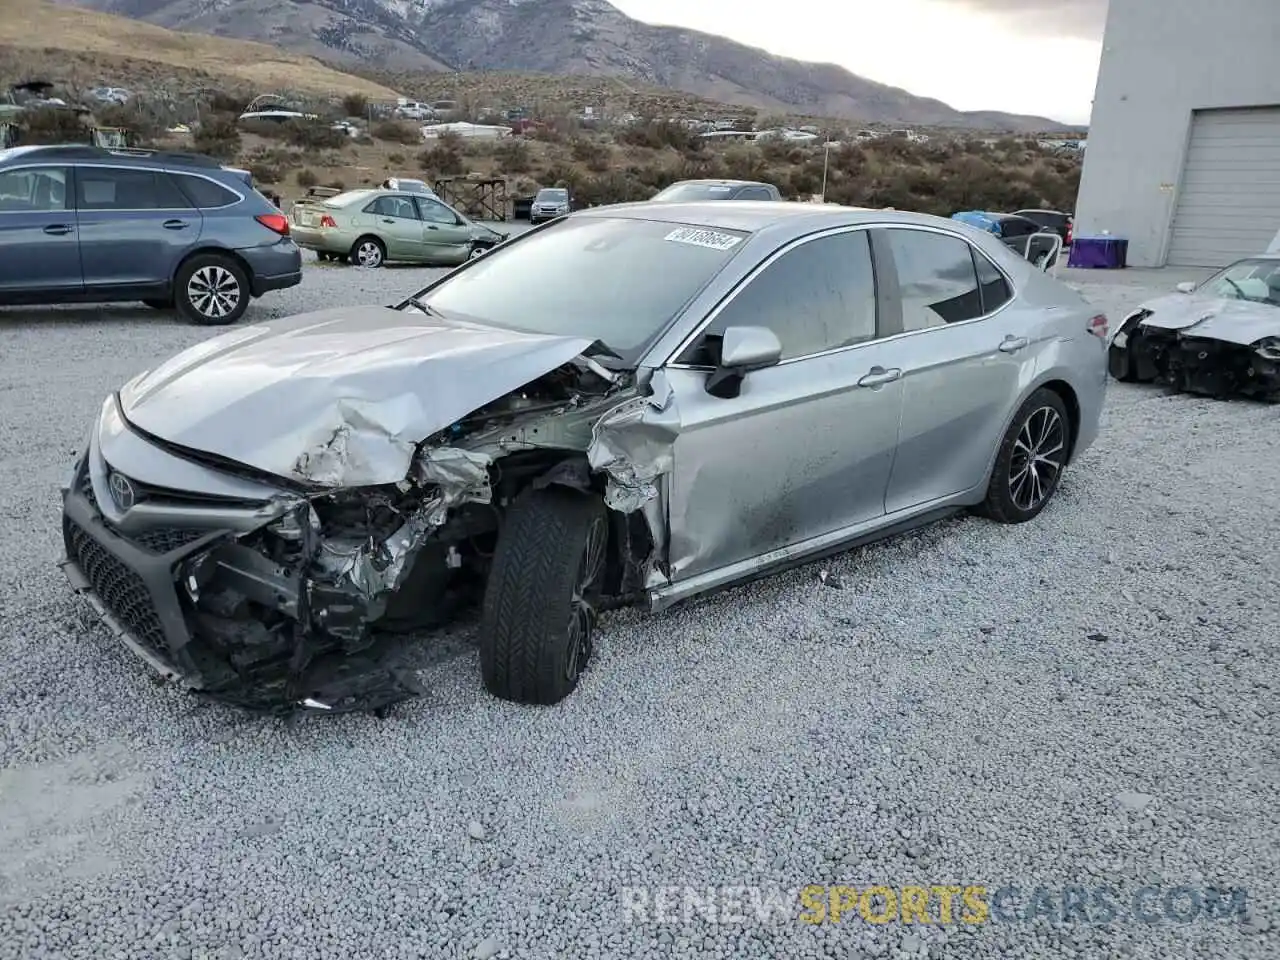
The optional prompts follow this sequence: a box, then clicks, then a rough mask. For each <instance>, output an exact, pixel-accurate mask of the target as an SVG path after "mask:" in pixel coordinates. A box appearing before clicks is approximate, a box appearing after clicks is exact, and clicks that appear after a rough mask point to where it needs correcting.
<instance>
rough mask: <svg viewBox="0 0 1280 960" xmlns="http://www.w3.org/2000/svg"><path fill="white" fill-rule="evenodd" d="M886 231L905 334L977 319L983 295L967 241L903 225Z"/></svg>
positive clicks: (981, 306) (980, 312)
mask: <svg viewBox="0 0 1280 960" xmlns="http://www.w3.org/2000/svg"><path fill="white" fill-rule="evenodd" d="M885 233H886V234H887V235H888V241H889V249H890V251H891V252H892V253H893V262H894V266H895V267H896V268H897V273H898V288H899V291H900V294H901V297H902V329H903V331H904V332H909V331H913V330H928V329H930V328H932V327H941V326H944V325H946V324H948V323H960V322H962V321H964V320H973V319H975V318H977V317H980V316H982V314H983V312H984V311H983V304H982V294H981V292H980V291H979V288H978V275H977V270H976V269H975V267H974V262H973V254H972V253H970V250H971V249H972V248H971V247H970V246H969V244H968V243H966V242H965V241H964V240H961V239H960V238H959V237H952V236H948V235H946V234H943V233H933V232H931V231H927V230H912V229H910V228H903V227H893V228H888V229H886V230H885Z"/></svg>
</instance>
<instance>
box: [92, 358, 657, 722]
mask: <svg viewBox="0 0 1280 960" xmlns="http://www.w3.org/2000/svg"><path fill="white" fill-rule="evenodd" d="M638 395H639V391H638V390H637V388H636V384H635V382H634V376H633V375H632V374H630V373H615V372H612V371H610V370H608V369H606V368H604V367H602V366H601V365H600V364H598V363H596V362H594V361H593V360H591V359H590V358H588V357H585V356H580V357H577V358H575V359H574V360H573V361H572V362H570V363H566V364H564V365H562V366H560V367H558V368H556V369H554V370H552V371H551V372H549V373H547V374H545V375H543V376H541V377H539V378H538V379H536V380H534V381H533V382H531V383H528V384H526V385H525V386H524V387H522V388H521V389H519V390H517V391H514V392H511V393H508V394H507V395H505V396H502V397H500V398H499V399H497V400H494V401H493V402H491V403H487V404H485V405H484V406H482V407H480V408H479V409H476V410H474V411H473V412H471V413H469V414H468V415H466V416H464V417H462V418H461V419H459V420H457V421H456V422H454V423H452V424H450V425H449V426H448V427H446V428H445V429H443V430H441V431H439V432H437V433H435V434H434V435H432V436H430V437H428V438H427V439H426V440H425V441H423V442H421V443H420V444H419V445H418V447H417V450H416V453H415V455H414V457H413V460H412V466H411V468H410V470H409V473H408V474H407V475H406V476H405V478H404V479H403V480H402V481H401V482H399V483H397V484H391V485H378V486H363V487H346V488H342V489H329V490H321V489H319V488H317V489H316V490H308V491H303V490H301V489H300V491H299V493H297V494H296V495H291V496H289V497H287V498H281V499H280V500H279V501H278V503H277V504H276V507H275V514H276V515H275V516H274V519H271V521H270V522H269V523H266V524H265V525H260V526H257V527H256V528H255V529H253V530H251V531H249V532H227V533H225V535H223V536H220V537H215V538H213V539H212V540H210V539H209V538H205V539H204V540H202V541H201V544H202V545H201V547H200V548H199V549H196V550H195V551H194V552H191V553H187V554H186V555H182V556H180V557H179V558H178V559H177V562H176V564H175V566H174V568H173V577H174V581H175V583H174V586H175V588H176V590H177V593H178V602H179V605H180V606H181V609H182V613H183V619H184V620H185V625H186V630H187V633H188V635H189V642H187V643H186V644H185V645H184V646H182V647H181V649H176V650H172V649H171V650H169V651H162V650H157V651H155V652H156V653H157V654H158V655H160V656H162V657H165V658H166V659H167V660H168V661H169V662H174V663H175V664H176V666H177V670H176V672H177V673H179V674H180V675H182V676H184V677H195V678H198V680H197V681H196V682H192V683H191V684H190V685H191V686H192V688H193V689H195V690H196V691H197V692H199V693H201V694H203V695H205V696H208V697H211V698H214V699H217V700H219V701H224V702H229V703H233V704H236V705H239V706H242V707H245V708H249V709H252V710H259V711H266V712H290V711H293V710H296V709H298V708H304V709H306V708H309V709H314V710H323V711H332V712H342V711H349V710H379V709H381V708H385V707H387V706H389V705H390V704H392V703H395V702H397V701H400V700H404V699H407V698H410V697H413V696H416V695H419V694H420V693H422V692H423V691H422V689H421V687H420V686H419V684H418V681H417V680H416V676H415V671H414V670H413V669H411V668H410V666H409V665H408V664H407V662H406V660H405V656H404V655H405V654H406V653H407V652H408V650H409V647H410V644H409V642H408V641H409V640H410V639H411V638H412V635H413V634H414V633H415V632H416V631H422V630H429V629H431V628H433V627H438V626H441V625H443V624H446V623H449V622H452V621H454V620H455V619H456V618H458V617H460V616H464V615H465V613H466V611H468V610H469V609H473V608H475V606H476V605H477V602H478V601H479V600H480V599H482V597H483V594H484V589H485V584H486V580H487V577H488V573H489V568H490V566H491V563H492V558H493V555H494V550H495V545H496V543H497V538H498V533H499V531H500V529H501V528H502V524H503V519H504V515H505V513H506V511H507V509H508V507H509V505H510V504H511V503H512V501H513V500H514V499H515V498H517V497H518V496H519V495H520V494H521V493H522V492H523V491H526V490H528V489H531V488H534V489H536V488H542V487H547V486H550V485H562V486H566V487H570V488H574V489H578V490H583V491H591V492H593V493H595V494H598V495H600V496H602V497H604V498H605V500H606V502H610V501H612V502H613V504H614V509H612V510H610V511H609V522H610V535H609V544H610V548H611V549H610V555H609V558H608V569H607V583H606V587H605V591H604V592H605V595H606V597H607V602H608V603H610V604H616V603H620V602H625V601H626V600H627V599H628V598H629V597H632V596H634V595H636V594H637V593H638V592H639V591H640V590H641V588H642V587H643V585H644V583H645V581H646V579H647V578H649V577H651V576H653V575H654V574H653V571H654V570H655V569H656V568H657V567H659V566H660V563H661V561H660V558H659V557H658V555H657V551H656V550H655V543H656V542H657V541H656V540H655V538H654V536H653V535H652V531H651V530H650V529H649V527H648V525H647V524H646V521H645V519H644V517H643V515H642V513H641V512H640V511H639V508H640V507H641V505H642V504H643V503H644V501H645V500H646V499H648V498H650V497H651V496H652V495H653V491H652V490H649V492H648V493H645V492H643V491H641V492H640V493H639V495H635V494H634V492H633V495H630V496H628V495H626V491H621V490H619V489H614V490H613V491H612V494H611V495H610V488H611V487H614V488H617V487H618V484H619V482H620V481H619V480H618V479H615V477H614V475H613V474H611V473H610V471H609V469H608V468H607V467H606V468H603V469H602V468H601V467H600V461H601V459H602V458H601V457H600V456H599V455H598V454H597V455H596V457H595V459H596V461H597V466H596V467H593V466H592V463H591V460H592V458H591V457H589V455H588V454H589V452H591V451H593V445H594V446H595V447H600V446H601V444H600V443H599V442H598V440H599V437H600V430H599V428H600V424H601V422H602V421H607V419H608V415H609V414H610V413H611V412H612V411H615V410H616V409H619V408H621V409H623V410H624V411H625V409H627V406H628V403H629V402H634V400H635V399H636V397H637V396H638ZM324 453H325V456H324V457H317V458H316V459H315V461H314V462H316V463H323V464H325V466H326V468H328V467H331V466H332V464H333V456H334V448H333V447H332V445H331V446H330V448H328V449H327V450H325V451H324ZM603 459H605V460H607V459H608V458H607V457H605V458H603ZM307 462H309V461H308V458H307V455H306V453H305V452H304V454H303V455H302V456H300V457H299V463H300V464H305V463H307ZM632 473H634V471H632ZM618 476H619V477H621V478H622V480H621V482H625V481H626V480H627V475H624V474H622V473H619V474H618ZM618 504H622V506H618ZM67 539H68V557H69V558H70V560H71V561H72V562H76V563H78V564H79V566H80V567H81V568H82V569H83V573H84V576H85V578H86V579H87V581H88V583H89V586H91V587H92V588H93V590H94V592H95V593H97V594H98V595H104V594H109V591H110V587H111V584H110V583H108V582H105V581H106V580H107V579H108V578H107V576H106V575H105V574H102V573H100V572H99V567H98V566H95V565H94V564H92V563H90V562H89V558H86V556H85V550H84V549H83V548H77V546H76V543H75V542H73V541H74V538H73V537H72V536H71V535H68V538H67ZM77 550H79V552H77ZM175 556H176V554H175ZM103 602H104V603H105V604H106V606H107V608H108V613H110V612H111V609H110V608H111V607H112V602H111V597H110V596H109V595H104V596H103ZM126 613H127V611H126ZM119 619H122V620H123V621H124V623H125V626H126V627H128V626H130V624H129V622H128V616H127V615H126V616H122V617H119ZM132 632H133V633H135V634H136V633H138V632H139V631H138V630H137V629H134V630H133V631H132ZM169 646H170V647H172V646H173V644H172V643H170V644H169Z"/></svg>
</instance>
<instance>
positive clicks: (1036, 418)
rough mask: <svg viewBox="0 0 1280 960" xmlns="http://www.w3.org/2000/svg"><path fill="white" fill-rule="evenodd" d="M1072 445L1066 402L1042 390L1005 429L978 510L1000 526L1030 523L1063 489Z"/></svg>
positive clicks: (1028, 400)
mask: <svg viewBox="0 0 1280 960" xmlns="http://www.w3.org/2000/svg"><path fill="white" fill-rule="evenodd" d="M1070 442H1071V415H1070V414H1069V413H1068V412H1067V406H1066V404H1065V403H1063V402H1062V398H1061V397H1060V396H1058V395H1057V394H1056V393H1054V392H1053V391H1052V390H1049V389H1048V388H1045V387H1041V388H1040V389H1039V390H1037V391H1035V393H1033V394H1031V396H1030V397H1028V398H1027V400H1026V402H1025V403H1023V404H1022V406H1021V407H1019V408H1018V413H1017V415H1016V416H1015V417H1014V418H1013V423H1011V424H1010V425H1009V429H1008V430H1007V431H1005V435H1004V439H1003V440H1001V442H1000V452H999V453H998V454H997V455H996V464H995V468H994V469H993V470H992V471H991V482H990V484H989V485H988V487H987V497H986V499H985V500H984V501H983V502H982V504H981V506H979V507H978V512H979V513H981V514H982V515H983V516H986V517H989V518H990V519H992V520H996V521H999V522H1000V523H1025V522H1026V521H1028V520H1031V519H1032V518H1034V517H1035V516H1036V515H1038V514H1039V513H1040V511H1041V510H1043V509H1044V508H1045V505H1046V504H1047V503H1048V502H1049V499H1050V498H1051V497H1052V496H1053V495H1054V493H1055V492H1056V491H1057V489H1058V481H1059V480H1060V479H1061V478H1062V471H1063V468H1065V467H1066V465H1067V453H1068V445H1069V444H1070Z"/></svg>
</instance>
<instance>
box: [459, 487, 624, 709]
mask: <svg viewBox="0 0 1280 960" xmlns="http://www.w3.org/2000/svg"><path fill="white" fill-rule="evenodd" d="M608 538H609V523H608V514H607V511H606V509H605V506H604V504H603V503H602V502H601V500H600V499H599V498H598V497H595V496H591V495H588V494H584V493H580V492H578V491H576V490H570V489H568V488H562V487H549V488H546V489H543V490H529V491H526V492H525V493H524V494H522V495H521V496H520V497H519V498H518V499H517V500H516V501H515V502H514V503H513V504H512V505H511V508H510V509H509V510H508V511H507V515H506V517H505V518H504V520H503V524H502V530H501V532H500V533H499V535H498V543H497V546H496V547H495V549H494V555H493V565H492V568H491V569H490V571H489V582H488V585H487V586H486V588H485V597H484V608H483V613H482V614H481V622H480V671H481V674H482V676H483V678H484V685H485V688H486V689H487V690H488V691H489V692H490V693H492V694H493V695H495V696H497V697H501V698H502V699H503V700H512V701H515V702H517V703H532V704H544V705H546V704H553V703H558V702H560V701H561V700H563V699H564V698H565V697H567V696H568V695H569V694H570V693H572V692H573V691H574V690H575V689H576V688H577V686H578V678H579V677H580V676H581V674H582V671H583V670H584V669H585V668H586V665H587V662H588V661H589V660H590V658H591V653H592V635H593V634H594V632H595V623H596V611H597V610H598V609H599V603H600V597H601V594H602V587H603V582H604V576H605V556H606V551H607V548H608Z"/></svg>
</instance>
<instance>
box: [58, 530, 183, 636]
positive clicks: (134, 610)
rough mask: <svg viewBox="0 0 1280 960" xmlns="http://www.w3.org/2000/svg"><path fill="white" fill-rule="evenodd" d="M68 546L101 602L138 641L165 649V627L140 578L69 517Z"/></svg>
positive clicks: (72, 556)
mask: <svg viewBox="0 0 1280 960" xmlns="http://www.w3.org/2000/svg"><path fill="white" fill-rule="evenodd" d="M67 546H68V547H69V549H70V552H71V559H73V560H74V561H75V562H76V564H77V565H78V566H79V567H80V569H81V570H82V571H83V572H84V575H85V577H86V579H88V581H89V583H90V585H91V586H92V587H93V592H94V593H96V594H97V595H98V599H99V600H101V601H102V605H103V606H105V607H106V608H107V609H108V610H109V611H111V613H112V615H113V616H115V618H116V619H117V620H119V621H120V623H121V624H122V625H123V626H124V627H125V629H127V630H128V631H129V632H130V633H131V634H133V637H134V639H135V640H137V641H138V642H139V643H141V644H143V645H144V646H147V647H150V648H151V649H152V650H155V651H157V652H159V653H162V654H163V653H167V650H168V648H167V645H166V644H165V640H164V627H162V626H161V625H160V617H159V615H158V614H157V613H156V607H155V603H154V602H153V601H152V599H151V593H150V591H148V590H147V587H146V584H144V583H143V582H142V578H141V577H139V576H138V575H137V574H136V573H134V572H133V571H132V570H130V569H129V568H128V567H126V566H125V565H124V564H123V563H121V562H120V561H119V560H117V559H116V558H115V557H114V556H112V555H111V553H110V552H108V551H107V550H106V549H105V548H104V547H103V546H101V545H100V544H99V543H98V542H97V541H96V540H94V539H93V537H91V536H89V534H87V533H86V532H85V531H84V530H83V529H81V528H80V526H79V525H77V524H76V523H75V522H74V521H71V520H68V521H67Z"/></svg>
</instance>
